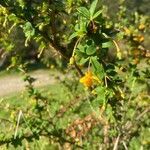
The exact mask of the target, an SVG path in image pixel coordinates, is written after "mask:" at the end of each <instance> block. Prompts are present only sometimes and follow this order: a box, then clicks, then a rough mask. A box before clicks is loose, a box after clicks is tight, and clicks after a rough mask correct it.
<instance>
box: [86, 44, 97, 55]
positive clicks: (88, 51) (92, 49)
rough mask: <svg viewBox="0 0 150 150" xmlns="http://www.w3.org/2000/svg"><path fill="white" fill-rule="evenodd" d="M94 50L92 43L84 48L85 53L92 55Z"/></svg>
mask: <svg viewBox="0 0 150 150" xmlns="http://www.w3.org/2000/svg"><path fill="white" fill-rule="evenodd" d="M95 52H96V47H95V46H94V45H90V46H88V47H87V48H86V54H87V55H93V54H94V53H95Z"/></svg>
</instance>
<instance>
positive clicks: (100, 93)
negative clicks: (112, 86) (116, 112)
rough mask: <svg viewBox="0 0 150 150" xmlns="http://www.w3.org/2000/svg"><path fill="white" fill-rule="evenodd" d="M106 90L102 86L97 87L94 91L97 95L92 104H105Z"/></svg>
mask: <svg viewBox="0 0 150 150" xmlns="http://www.w3.org/2000/svg"><path fill="white" fill-rule="evenodd" d="M105 91H106V88H105V87H103V86H98V87H97V88H96V89H95V92H96V93H97V94H98V95H97V98H96V99H95V100H94V102H93V104H95V105H97V106H98V107H99V105H103V104H105V103H106V94H105Z"/></svg>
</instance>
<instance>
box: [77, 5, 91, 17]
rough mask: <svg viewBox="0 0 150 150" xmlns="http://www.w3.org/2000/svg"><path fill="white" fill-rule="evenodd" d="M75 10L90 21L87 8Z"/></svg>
mask: <svg viewBox="0 0 150 150" xmlns="http://www.w3.org/2000/svg"><path fill="white" fill-rule="evenodd" d="M77 10H78V12H79V13H80V14H81V15H82V16H83V17H85V18H87V19H90V12H89V10H88V9H87V8H85V7H79V8H78V9H77Z"/></svg>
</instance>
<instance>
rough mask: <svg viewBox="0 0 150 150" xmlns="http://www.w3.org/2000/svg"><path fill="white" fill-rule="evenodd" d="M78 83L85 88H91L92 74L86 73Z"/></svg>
mask: <svg viewBox="0 0 150 150" xmlns="http://www.w3.org/2000/svg"><path fill="white" fill-rule="evenodd" d="M80 82H81V83H82V84H83V85H84V86H85V87H88V88H89V87H91V86H92V85H93V75H92V72H90V71H89V72H87V73H85V76H83V77H82V78H81V79H80Z"/></svg>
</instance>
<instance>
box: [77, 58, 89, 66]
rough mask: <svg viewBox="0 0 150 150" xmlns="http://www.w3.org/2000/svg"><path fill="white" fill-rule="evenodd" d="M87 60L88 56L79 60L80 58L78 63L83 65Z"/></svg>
mask: <svg viewBox="0 0 150 150" xmlns="http://www.w3.org/2000/svg"><path fill="white" fill-rule="evenodd" d="M88 60H89V57H88V58H83V57H82V58H81V60H80V62H79V64H80V65H84V64H85V63H86V62H87V61H88Z"/></svg>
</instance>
